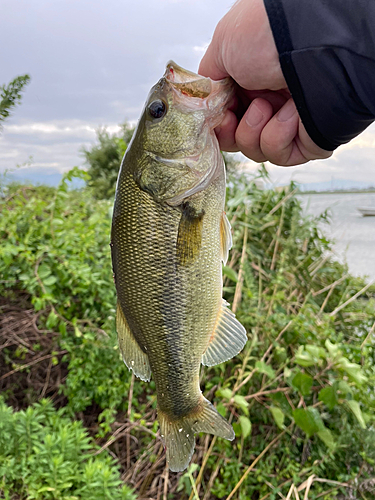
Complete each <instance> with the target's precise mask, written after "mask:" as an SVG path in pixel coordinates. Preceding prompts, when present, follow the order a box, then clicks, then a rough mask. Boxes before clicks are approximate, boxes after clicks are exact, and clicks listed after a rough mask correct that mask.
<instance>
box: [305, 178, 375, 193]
mask: <svg viewBox="0 0 375 500" xmlns="http://www.w3.org/2000/svg"><path fill="white" fill-rule="evenodd" d="M299 187H300V190H301V191H341V190H344V191H345V190H352V189H353V190H356V189H370V188H374V189H375V185H374V182H371V181H370V182H363V181H355V180H352V179H332V180H331V181H325V182H307V183H303V184H299Z"/></svg>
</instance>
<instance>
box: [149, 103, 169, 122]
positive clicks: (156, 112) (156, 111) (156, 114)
mask: <svg viewBox="0 0 375 500" xmlns="http://www.w3.org/2000/svg"><path fill="white" fill-rule="evenodd" d="M148 112H149V113H150V115H151V116H152V118H163V116H164V115H165V113H166V112H167V106H166V105H165V103H164V102H163V101H162V100H161V99H156V101H152V103H151V104H150V105H149V106H148Z"/></svg>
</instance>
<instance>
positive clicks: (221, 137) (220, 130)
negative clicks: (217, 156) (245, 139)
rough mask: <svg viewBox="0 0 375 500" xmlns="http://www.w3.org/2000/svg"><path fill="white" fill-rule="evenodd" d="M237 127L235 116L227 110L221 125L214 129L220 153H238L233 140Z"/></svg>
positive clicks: (234, 139)
mask: <svg viewBox="0 0 375 500" xmlns="http://www.w3.org/2000/svg"><path fill="white" fill-rule="evenodd" d="M237 125H238V120H237V117H236V115H235V114H234V113H233V111H230V110H228V111H227V112H226V113H225V116H224V119H223V121H222V122H221V124H220V125H219V126H218V127H216V129H215V132H216V136H217V138H218V141H219V145H220V149H221V150H222V151H229V152H235V151H238V146H237V144H236V138H235V134H236V129H237Z"/></svg>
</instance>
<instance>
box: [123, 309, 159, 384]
mask: <svg viewBox="0 0 375 500" xmlns="http://www.w3.org/2000/svg"><path fill="white" fill-rule="evenodd" d="M116 328H117V335H118V342H119V346H120V351H121V354H122V359H123V360H124V363H125V364H126V366H127V367H128V368H129V370H133V372H134V375H135V376H136V377H138V378H140V379H141V380H144V381H145V382H148V381H149V380H150V379H151V368H150V363H149V360H148V356H147V354H146V353H144V352H143V351H142V349H141V348H140V347H139V345H138V342H137V341H136V339H135V338H134V335H133V334H132V332H131V330H130V328H129V325H128V322H127V321H126V318H125V316H124V313H123V312H122V309H121V305H120V304H119V302H117V313H116Z"/></svg>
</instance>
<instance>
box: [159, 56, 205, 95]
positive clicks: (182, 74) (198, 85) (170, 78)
mask: <svg viewBox="0 0 375 500" xmlns="http://www.w3.org/2000/svg"><path fill="white" fill-rule="evenodd" d="M164 78H165V79H166V80H167V82H168V83H170V84H171V85H172V87H174V88H175V90H178V91H179V92H181V93H182V94H185V95H187V96H189V97H197V98H199V99H205V98H207V97H208V96H209V95H210V94H211V92H212V90H213V84H215V82H213V81H212V80H211V78H206V77H204V76H200V75H197V74H196V73H193V72H192V71H189V70H187V69H184V68H182V67H181V66H179V65H178V64H176V63H175V62H174V61H169V62H168V64H167V68H166V70H165V73H164Z"/></svg>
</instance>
